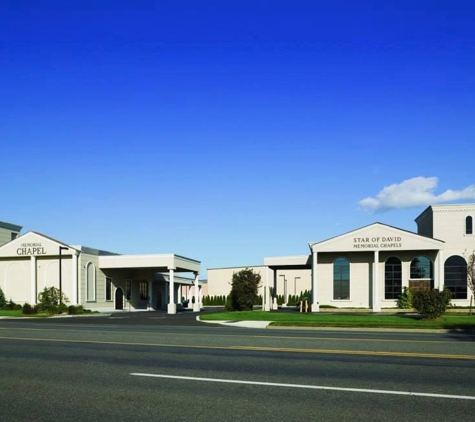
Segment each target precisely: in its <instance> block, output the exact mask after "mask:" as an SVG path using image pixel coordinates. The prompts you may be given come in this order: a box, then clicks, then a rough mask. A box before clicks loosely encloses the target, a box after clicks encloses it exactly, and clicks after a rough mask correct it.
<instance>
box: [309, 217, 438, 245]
mask: <svg viewBox="0 0 475 422" xmlns="http://www.w3.org/2000/svg"><path fill="white" fill-rule="evenodd" d="M376 225H380V226H384V227H389V228H391V229H394V230H399V231H402V232H405V233H408V234H410V235H412V236H417V237H422V238H424V239H429V240H435V241H436V242H441V243H445V241H444V240H441V239H436V238H434V237H428V236H423V235H422V234H419V233H416V232H412V231H410V230H406V229H401V228H400V227H396V226H391V225H390V224H385V223H380V222H379V221H378V222H376V223H371V224H367V225H366V226H362V227H359V228H357V229H354V230H350V231H348V232H345V233H342V234H339V235H338V236H333V237H330V238H328V239H325V240H322V241H321V242H313V243H312V242H310V243H309V244H308V246H309V248H310V250H311V249H312V246H315V245H320V244H322V243H325V242H328V241H330V240H333V239H336V238H338V237H343V236H346V235H347V234H350V233H352V232H356V231H358V230H362V229H365V228H367V227H371V226H376Z"/></svg>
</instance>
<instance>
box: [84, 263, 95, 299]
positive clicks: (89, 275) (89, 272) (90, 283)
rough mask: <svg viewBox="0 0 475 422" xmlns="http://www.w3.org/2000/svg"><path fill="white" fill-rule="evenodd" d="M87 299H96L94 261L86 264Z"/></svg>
mask: <svg viewBox="0 0 475 422" xmlns="http://www.w3.org/2000/svg"><path fill="white" fill-rule="evenodd" d="M86 300H88V301H94V300H96V267H95V266H94V264H93V263H92V262H89V263H88V264H87V265H86Z"/></svg>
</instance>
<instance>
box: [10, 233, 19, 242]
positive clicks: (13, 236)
mask: <svg viewBox="0 0 475 422" xmlns="http://www.w3.org/2000/svg"><path fill="white" fill-rule="evenodd" d="M17 236H18V233H15V232H11V235H10V240H15V239H16V238H17Z"/></svg>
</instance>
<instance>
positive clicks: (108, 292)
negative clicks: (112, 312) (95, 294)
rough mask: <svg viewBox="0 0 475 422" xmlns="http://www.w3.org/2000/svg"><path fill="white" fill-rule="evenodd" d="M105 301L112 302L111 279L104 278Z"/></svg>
mask: <svg viewBox="0 0 475 422" xmlns="http://www.w3.org/2000/svg"><path fill="white" fill-rule="evenodd" d="M106 300H112V278H110V277H106Z"/></svg>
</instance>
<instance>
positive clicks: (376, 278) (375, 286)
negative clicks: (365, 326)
mask: <svg viewBox="0 0 475 422" xmlns="http://www.w3.org/2000/svg"><path fill="white" fill-rule="evenodd" d="M373 312H381V303H380V301H379V251H374V264H373Z"/></svg>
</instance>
